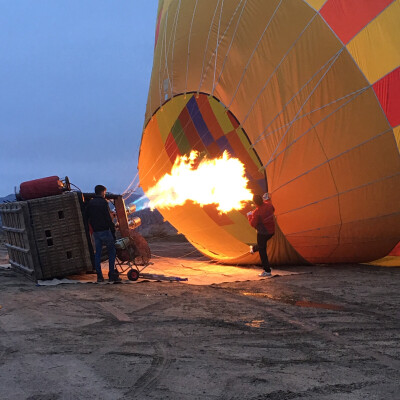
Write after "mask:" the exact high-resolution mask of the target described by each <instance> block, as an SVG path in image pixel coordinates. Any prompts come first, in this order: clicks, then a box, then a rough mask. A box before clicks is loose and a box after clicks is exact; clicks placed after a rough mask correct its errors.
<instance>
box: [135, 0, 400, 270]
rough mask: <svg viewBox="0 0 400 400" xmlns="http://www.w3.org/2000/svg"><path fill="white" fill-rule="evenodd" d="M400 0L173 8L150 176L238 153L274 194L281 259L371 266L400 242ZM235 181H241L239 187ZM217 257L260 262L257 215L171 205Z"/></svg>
mask: <svg viewBox="0 0 400 400" xmlns="http://www.w3.org/2000/svg"><path fill="white" fill-rule="evenodd" d="M399 21H400V0H374V1H371V0H358V1H348V0H326V1H325V0H307V1H306V0H229V1H227V0H225V1H224V0H184V1H182V0H160V2H159V10H158V17H157V24H156V37H155V49H154V64H153V70H152V75H151V82H150V88H149V94H148V102H147V108H146V115H145V123H144V130H143V135H142V142H141V148H140V155H139V162H138V169H139V178H140V185H141V187H142V188H143V189H144V191H145V192H146V191H147V190H148V189H149V188H151V187H152V186H153V185H154V183H155V182H157V181H158V180H159V179H160V178H161V177H162V176H163V175H164V174H166V173H168V172H169V171H170V170H171V168H172V165H173V163H174V160H175V159H176V157H177V156H180V155H185V154H188V153H189V152H190V151H191V150H197V151H199V152H200V153H204V154H206V155H207V156H208V157H210V158H213V157H219V156H221V155H222V153H223V152H224V151H225V150H227V151H228V152H229V154H231V155H232V156H233V157H236V158H238V159H239V160H240V161H241V162H242V163H243V164H244V166H245V170H246V177H247V178H248V180H249V188H250V189H251V191H252V192H253V193H260V194H262V193H263V192H266V191H269V192H270V194H271V197H272V201H273V204H274V206H275V209H276V221H277V226H278V232H277V234H276V235H275V236H274V238H273V239H272V240H271V241H270V243H269V245H268V246H269V248H268V252H269V257H270V259H271V261H272V263H274V264H285V263H301V262H310V263H355V262H368V261H372V260H376V259H379V258H381V257H384V256H385V255H387V254H389V253H390V251H391V250H392V249H393V248H394V247H395V246H396V244H397V243H398V242H399V240H400V155H399V146H400V68H399V65H400V24H399ZM231 185H235V181H232V182H231ZM160 211H161V213H162V214H163V216H164V217H165V219H167V220H168V221H169V222H171V223H172V224H173V225H174V226H175V227H176V228H177V229H178V231H179V232H181V233H183V234H184V235H185V236H186V237H187V239H188V240H189V241H190V242H191V243H192V244H193V245H194V246H195V247H196V248H197V249H199V250H200V251H201V252H202V253H203V254H205V255H207V256H209V257H211V258H213V259H215V260H218V261H220V262H222V263H243V264H251V263H256V262H257V261H258V258H257V257H258V256H257V255H252V254H250V253H249V247H248V245H249V244H252V243H255V241H256V239H255V231H254V230H253V229H252V228H251V227H250V226H249V224H248V221H247V219H246V212H247V211H248V208H247V207H245V208H244V209H242V210H234V211H230V212H228V213H223V214H221V213H219V212H218V211H217V210H216V207H215V206H213V205H208V206H203V207H202V206H200V205H198V204H195V203H193V202H186V203H185V204H183V205H179V206H175V207H172V208H170V209H162V210H160Z"/></svg>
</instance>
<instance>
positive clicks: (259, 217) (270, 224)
mask: <svg viewBox="0 0 400 400" xmlns="http://www.w3.org/2000/svg"><path fill="white" fill-rule="evenodd" d="M253 202H254V204H255V205H256V206H257V208H256V209H255V210H254V211H252V212H249V213H248V214H247V218H248V220H249V222H250V225H251V226H252V227H253V228H255V229H256V230H257V246H250V252H251V253H254V252H256V251H259V252H260V258H261V263H262V266H263V268H264V271H263V272H262V273H261V274H259V276H262V277H267V276H271V266H270V264H269V260H268V255H267V242H268V240H269V239H271V238H272V236H274V233H275V220H274V211H275V208H274V206H273V205H272V203H271V200H270V199H269V195H268V193H265V194H264V196H263V197H261V196H260V195H259V194H255V195H254V196H253Z"/></svg>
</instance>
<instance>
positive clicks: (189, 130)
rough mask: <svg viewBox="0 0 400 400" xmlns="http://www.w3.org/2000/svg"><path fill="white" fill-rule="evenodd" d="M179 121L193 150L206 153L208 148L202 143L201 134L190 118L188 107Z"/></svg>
mask: <svg viewBox="0 0 400 400" xmlns="http://www.w3.org/2000/svg"><path fill="white" fill-rule="evenodd" d="M179 121H180V122H181V125H182V128H183V130H184V131H185V135H186V137H187V140H188V141H189V143H190V145H191V147H192V149H193V150H197V151H199V152H203V151H206V148H205V146H204V144H203V142H202V141H201V138H200V136H199V134H198V133H197V130H196V127H195V126H194V124H193V121H192V118H191V117H190V114H189V111H188V109H187V108H186V107H185V108H184V109H183V110H182V112H181V114H180V115H179Z"/></svg>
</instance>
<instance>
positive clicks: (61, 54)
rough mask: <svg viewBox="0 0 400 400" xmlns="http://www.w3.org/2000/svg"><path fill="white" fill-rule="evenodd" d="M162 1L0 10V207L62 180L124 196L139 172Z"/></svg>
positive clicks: (34, 4) (19, 5) (18, 3)
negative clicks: (26, 189)
mask: <svg viewBox="0 0 400 400" xmlns="http://www.w3.org/2000/svg"><path fill="white" fill-rule="evenodd" d="M157 7H158V0H146V1H139V0H118V1H115V0H9V1H6V0H4V1H1V2H0V32H1V34H0V54H1V56H0V59H1V62H0V197H1V196H5V195H7V194H10V193H12V192H13V191H14V186H19V184H20V183H21V182H23V181H27V180H31V179H36V178H42V177H46V176H50V175H58V176H60V177H64V176H65V175H68V176H69V177H70V180H71V181H72V182H73V183H74V184H76V185H77V186H79V187H80V188H81V189H82V190H83V191H92V190H93V187H94V186H95V185H96V184H103V185H105V186H107V189H108V190H109V191H113V192H115V193H121V192H122V191H123V190H124V189H125V188H126V187H127V186H128V184H129V183H130V181H131V180H132V178H133V177H134V176H135V174H136V172H137V157H138V147H139V144H140V138H141V133H142V127H143V121H144V112H145V107H146V101H147V93H148V87H149V82H150V74H151V68H152V59H153V50H154V30H155V22H156V16H157Z"/></svg>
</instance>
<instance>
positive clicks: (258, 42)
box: [228, 0, 282, 108]
mask: <svg viewBox="0 0 400 400" xmlns="http://www.w3.org/2000/svg"><path fill="white" fill-rule="evenodd" d="M281 4H282V0H280V1H279V3H278V5H277V6H276V8H275V10H274V12H273V13H272V15H271V17H270V19H269V20H268V22H267V25H266V26H265V28H264V30H263V33H262V34H261V36H260V37H259V39H258V41H257V43H256V46H255V47H254V49H253V52H252V53H251V55H250V57H249V59H248V61H247V64H246V66H245V67H244V70H243V73H242V76H241V77H240V80H239V83H238V85H237V87H236V90H235V92H234V93H233V96H232V99H231V101H230V103H229V105H228V108H230V107H231V105H232V103H233V100H234V99H235V97H236V94H237V92H238V90H239V87H240V85H241V84H242V81H243V79H244V76H245V75H246V72H247V68H248V67H249V65H250V62H251V60H252V59H253V57H254V54H255V52H256V50H257V48H258V46H259V45H260V43H261V40H262V39H263V37H264V35H265V32H267V29H268V28H269V26H270V25H271V22H272V20H273V19H274V17H275V15H276V13H277V11H278V10H279V8H280V6H281Z"/></svg>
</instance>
